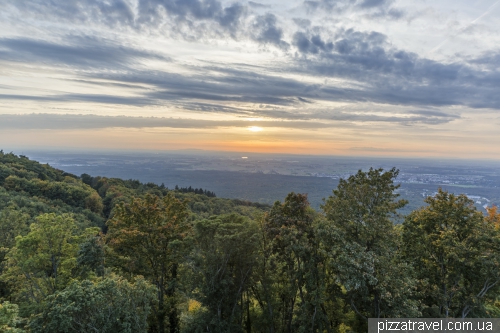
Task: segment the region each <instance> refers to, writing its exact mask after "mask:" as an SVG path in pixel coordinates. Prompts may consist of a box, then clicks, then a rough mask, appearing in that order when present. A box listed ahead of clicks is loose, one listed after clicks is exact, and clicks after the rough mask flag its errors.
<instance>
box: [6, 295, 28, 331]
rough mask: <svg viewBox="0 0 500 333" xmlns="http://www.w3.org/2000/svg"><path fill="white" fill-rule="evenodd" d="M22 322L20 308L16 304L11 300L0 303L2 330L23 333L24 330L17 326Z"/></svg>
mask: <svg viewBox="0 0 500 333" xmlns="http://www.w3.org/2000/svg"><path fill="white" fill-rule="evenodd" d="M20 322H21V320H20V318H19V308H18V306H17V305H16V304H11V303H10V302H4V303H2V304H0V332H6V333H7V332H8V333H22V332H24V330H22V329H20V328H16V327H17V326H19V324H20Z"/></svg>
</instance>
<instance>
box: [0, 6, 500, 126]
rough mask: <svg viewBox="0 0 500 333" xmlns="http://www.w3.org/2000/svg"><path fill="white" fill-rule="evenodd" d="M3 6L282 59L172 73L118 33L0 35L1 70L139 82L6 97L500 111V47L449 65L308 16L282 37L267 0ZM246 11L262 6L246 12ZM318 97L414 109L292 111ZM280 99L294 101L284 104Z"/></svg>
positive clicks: (413, 116) (290, 114) (228, 109)
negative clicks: (204, 40)
mask: <svg viewBox="0 0 500 333" xmlns="http://www.w3.org/2000/svg"><path fill="white" fill-rule="evenodd" d="M6 4H8V8H10V9H9V10H13V11H14V12H12V13H14V14H15V15H19V17H25V16H30V17H36V18H38V19H41V20H47V21H57V22H59V21H61V22H66V23H67V24H69V23H68V22H69V21H71V23H72V24H77V23H78V24H85V25H91V24H92V25H93V24H96V25H99V24H101V25H106V26H109V27H118V28H123V27H125V28H127V29H134V31H142V30H141V29H146V30H148V29H153V28H155V27H160V26H162V25H163V24H167V23H168V24H170V25H168V24H167V25H168V27H173V29H178V32H179V34H184V35H185V36H184V35H183V36H184V37H186V38H187V39H189V38H188V37H189V36H192V35H196V34H197V33H200V35H203V34H208V35H215V36H219V37H220V38H222V39H224V38H233V39H238V38H248V39H251V40H253V41H256V42H257V43H260V44H261V45H270V46H274V47H277V48H280V49H281V50H282V51H283V52H282V53H284V54H285V55H284V57H285V59H284V60H286V61H283V63H278V64H276V67H275V68H272V70H273V72H271V73H268V74H264V70H262V69H261V68H250V66H246V67H245V66H243V65H238V66H236V65H228V64H214V63H204V64H203V65H199V66H197V67H194V66H193V67H189V66H187V65H184V67H185V68H187V69H188V71H185V73H186V74H182V75H181V74H173V73H171V72H169V71H168V66H163V67H162V69H158V70H146V69H144V68H145V67H141V66H140V64H141V63H142V62H146V61H148V60H157V61H161V62H165V63H169V64H174V63H175V62H174V60H171V59H170V58H168V57H166V56H165V55H162V54H159V53H157V52H152V51H148V50H145V49H141V48H140V47H136V46H125V45H124V44H123V43H120V41H118V40H112V39H106V38H97V37H89V36H88V35H85V34H83V33H82V34H81V35H77V34H74V35H67V36H65V37H61V36H60V35H59V37H54V36H50V37H52V38H51V39H50V38H48V39H47V40H41V39H35V38H28V37H17V38H14V37H11V38H2V39H0V61H1V62H3V64H6V67H8V65H9V64H12V63H24V64H29V65H32V64H43V65H46V66H51V67H52V68H54V69H56V70H58V69H61V68H64V69H65V70H66V73H68V74H70V75H73V76H74V80H76V81H78V82H81V83H82V84H89V85H104V84H105V85H108V86H113V87H116V88H129V89H135V94H134V96H131V97H123V96H113V95H106V94H88V93H80V94H67V93H53V94H51V95H42V96H34V95H29V96H26V94H27V93H26V92H23V93H22V94H16V92H15V91H8V93H5V91H4V94H2V95H0V99H4V100H6V99H8V100H31V101H37V102H40V103H43V102H92V103H103V104H118V105H133V106H146V105H170V106H175V107H180V108H186V109H189V110H195V111H200V112H224V113H234V114H241V113H245V114H253V115H256V116H259V115H262V116H266V117H275V118H279V119H323V120H332V121H383V122H396V123H403V124H414V123H423V124H440V123H446V122H450V121H453V120H455V119H457V118H458V117H459V116H458V115H450V114H447V113H444V112H441V111H439V110H436V109H434V108H438V107H444V106H466V107H470V108H491V109H496V110H500V94H498V87H499V86H500V70H499V68H500V52H498V51H497V50H496V51H495V50H493V51H491V52H489V53H488V54H485V55H483V56H481V57H478V58H475V59H458V60H457V61H456V62H453V63H444V62H438V61H434V60H430V59H426V58H424V57H421V56H419V55H417V54H415V53H411V52H407V51H405V50H402V49H397V48H395V47H394V46H393V45H391V43H390V40H389V38H388V37H387V36H385V35H383V34H381V33H378V32H370V31H368V32H366V31H365V32H361V31H357V30H355V29H341V28H340V29H339V30H338V31H335V32H333V33H330V32H328V31H326V30H324V29H322V28H321V27H311V25H312V23H311V21H309V20H307V19H304V18H301V19H294V22H295V23H296V25H294V26H293V29H295V30H293V31H292V33H291V34H290V35H287V34H288V33H287V32H286V29H284V28H283V22H282V18H280V17H279V16H277V15H275V14H274V13H271V12H266V11H265V10H267V7H266V8H265V6H264V5H262V4H259V3H257V2H248V3H246V4H238V3H234V4H231V5H229V6H225V5H223V4H222V3H221V2H220V1H218V0H138V1H137V7H134V6H132V5H131V4H130V2H128V1H125V0H107V1H104V0H85V1H83V0H66V1H63V2H61V1H55V0H50V1H47V0H26V1H18V0H7V2H6ZM304 6H306V7H308V8H311V9H314V8H316V9H328V10H330V11H334V10H335V11H337V12H340V11H342V10H346V9H347V8H348V9H350V10H360V11H366V12H367V13H368V12H369V13H371V14H373V15H379V14H380V13H382V14H383V13H390V12H391V11H392V12H393V13H396V12H395V11H397V10H396V9H394V8H393V1H391V0H320V1H306V2H304ZM6 8H7V6H6ZM252 8H254V9H258V11H256V12H252ZM263 9H265V10H263ZM377 13H378V14H377ZM14 14H13V15H14ZM382 14H380V15H382ZM394 15H396V14H394ZM181 28H182V29H181ZM183 29H187V30H183ZM190 29H191V30H190ZM200 31H201V32H200ZM224 33H225V35H224ZM201 57H202V56H201ZM285 63H286V64H285ZM175 65H177V66H181V65H180V64H178V63H175ZM82 69H84V70H85V71H81V70H82ZM188 73H189V74H188ZM193 73H194V74H193ZM288 74H299V75H306V76H308V75H310V76H315V77H317V78H318V77H319V78H322V79H329V78H332V79H335V82H340V81H343V82H348V83H349V85H346V84H334V83H325V84H319V83H315V84H312V83H308V82H307V81H302V80H299V79H295V78H290V76H289V75H288ZM0 88H2V87H0ZM2 89H6V88H2ZM10 90H12V89H10ZM322 101H333V102H339V101H341V102H352V103H357V102H363V103H364V102H368V103H379V104H386V105H391V106H392V107H393V108H394V107H398V106H404V108H405V109H408V108H413V109H416V110H415V111H411V112H408V113H407V114H405V116H400V115H398V116H394V117H386V116H384V117H382V116H377V115H373V114H372V115H369V114H361V115H360V114H350V113H348V112H346V111H335V110H329V112H328V114H326V115H324V114H322V113H318V112H314V111H311V112H309V113H306V112H305V113H302V112H298V111H294V110H299V109H300V107H301V106H307V107H311V108H312V107H313V106H314V105H315V103H319V102H322ZM228 104H231V106H228ZM239 104H253V105H254V106H256V107H255V108H254V109H253V110H248V109H242V108H238V107H234V105H239ZM280 107H281V108H290V110H288V111H283V109H280Z"/></svg>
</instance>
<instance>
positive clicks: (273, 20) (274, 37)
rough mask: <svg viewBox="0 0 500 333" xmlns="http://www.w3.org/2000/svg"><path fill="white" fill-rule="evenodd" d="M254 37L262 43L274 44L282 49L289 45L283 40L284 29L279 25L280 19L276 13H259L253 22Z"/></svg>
mask: <svg viewBox="0 0 500 333" xmlns="http://www.w3.org/2000/svg"><path fill="white" fill-rule="evenodd" d="M252 31H253V39H254V40H256V41H258V42H260V43H262V44H272V45H275V46H277V47H279V48H282V49H288V47H289V45H288V43H287V42H285V41H284V40H283V29H281V28H280V27H279V26H278V19H277V17H276V16H275V15H274V14H271V13H267V14H265V15H259V16H257V17H256V18H255V20H254V22H253V29H252Z"/></svg>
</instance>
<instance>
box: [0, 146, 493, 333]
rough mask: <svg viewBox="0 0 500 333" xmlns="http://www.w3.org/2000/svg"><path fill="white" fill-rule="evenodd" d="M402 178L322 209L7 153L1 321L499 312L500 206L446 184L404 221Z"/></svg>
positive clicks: (2, 182) (336, 194)
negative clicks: (478, 203) (482, 208)
mask: <svg viewBox="0 0 500 333" xmlns="http://www.w3.org/2000/svg"><path fill="white" fill-rule="evenodd" d="M397 175H398V170H396V169H391V170H386V171H384V170H382V169H370V170H369V171H367V172H362V171H359V172H358V173H357V174H355V175H352V176H350V177H349V178H347V179H343V180H341V181H340V182H339V185H338V187H337V188H336V189H332V194H331V196H330V197H328V198H325V201H324V205H323V206H322V209H321V211H316V210H314V209H312V208H311V207H310V206H309V203H308V200H307V195H306V194H299V193H290V194H289V195H288V196H287V197H286V198H284V200H283V201H277V202H276V203H275V204H274V205H273V206H272V207H271V206H266V205H262V204H254V203H250V202H245V201H241V200H231V199H223V198H218V197H215V194H214V193H213V192H210V191H209V190H206V189H205V190H202V189H198V188H194V189H193V188H191V187H189V188H182V189H179V188H177V189H168V188H165V186H163V185H160V186H159V185H157V184H153V183H148V184H143V183H140V182H139V181H137V180H122V179H117V178H106V177H92V176H90V175H87V174H83V175H81V176H75V175H72V174H68V173H65V172H63V171H61V170H57V169H54V168H52V167H50V166H49V165H43V164H40V163H38V162H36V161H31V160H29V159H28V158H27V157H25V156H16V155H14V154H12V153H4V152H3V151H0V331H2V332H3V331H7V332H51V333H54V332H56V333H57V332H61V333H62V332H130V333H132V332H159V333H163V332H171V333H174V332H175V333H178V332H186V333H187V332H193V333H195V332H200V333H201V332H248V333H250V332H269V333H281V332H283V333H285V332H287V333H291V332H328V333H331V332H365V331H366V330H367V318H373V317H381V318H384V317H404V318H407V317H426V318H429V317H436V318H438V317H499V316H500V300H499V298H498V296H499V295H500V283H499V282H500V234H499V226H500V214H499V213H498V212H497V211H496V208H495V207H493V208H491V209H489V210H488V212H489V214H488V215H487V216H484V215H483V214H482V213H480V212H478V211H477V210H476V208H474V205H473V202H472V201H470V200H469V199H467V197H466V196H464V195H458V196H457V195H453V194H450V193H447V192H445V191H441V190H439V192H438V194H437V195H436V196H434V197H428V198H427V199H426V203H427V206H425V207H422V208H421V209H418V210H416V211H413V212H411V213H410V214H409V215H408V216H400V215H399V214H398V211H399V210H400V209H401V208H403V207H404V206H405V205H406V204H407V202H406V201H405V200H401V199H399V198H398V194H397V193H396V192H395V190H396V189H397V188H398V185H397V184H395V179H396V177H397ZM193 185H195V184H193ZM190 189H191V190H190ZM277 199H279V198H277Z"/></svg>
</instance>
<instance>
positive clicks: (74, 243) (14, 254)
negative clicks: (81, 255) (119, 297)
mask: <svg viewBox="0 0 500 333" xmlns="http://www.w3.org/2000/svg"><path fill="white" fill-rule="evenodd" d="M98 232H99V228H88V229H86V230H84V231H83V232H79V231H78V230H77V228H76V226H75V221H74V220H73V218H72V216H71V215H69V214H63V215H59V216H58V215H55V214H44V215H40V216H39V217H38V218H37V219H36V222H34V223H32V224H31V225H30V232H29V233H28V234H27V235H26V236H17V237H16V246H15V247H14V248H13V249H12V250H11V251H10V252H9V254H8V256H7V257H8V264H7V265H8V268H7V271H6V272H5V274H4V276H2V280H4V281H7V282H8V283H9V284H10V285H12V287H13V288H14V290H15V292H16V296H17V297H18V299H20V300H24V301H29V302H34V303H41V302H42V301H43V300H44V299H45V297H47V296H48V295H50V294H53V293H54V292H56V291H57V290H61V289H63V288H64V287H66V286H67V284H68V283H69V282H70V281H71V278H72V273H73V269H74V268H75V266H76V256H77V251H78V244H79V243H81V242H82V241H83V240H84V239H86V238H88V237H89V236H90V235H93V234H97V233H98Z"/></svg>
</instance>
